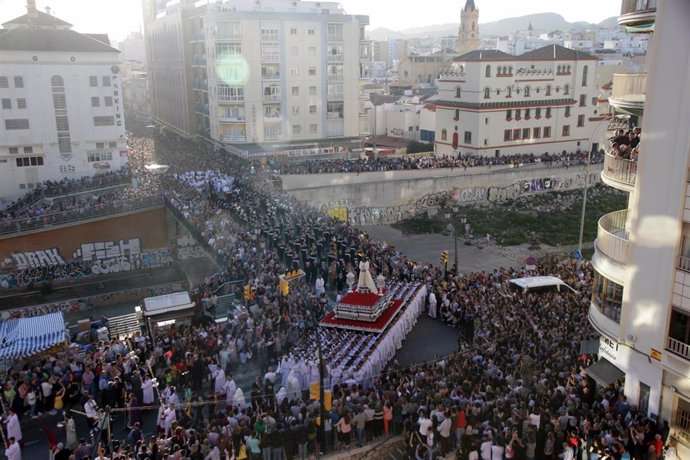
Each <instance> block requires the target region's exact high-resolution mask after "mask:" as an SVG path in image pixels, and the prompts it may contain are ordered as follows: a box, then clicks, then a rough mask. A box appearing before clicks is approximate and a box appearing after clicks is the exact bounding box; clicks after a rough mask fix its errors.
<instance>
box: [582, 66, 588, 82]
mask: <svg viewBox="0 0 690 460" xmlns="http://www.w3.org/2000/svg"><path fill="white" fill-rule="evenodd" d="M588 71H589V66H584V67H583V68H582V86H587V73H588Z"/></svg>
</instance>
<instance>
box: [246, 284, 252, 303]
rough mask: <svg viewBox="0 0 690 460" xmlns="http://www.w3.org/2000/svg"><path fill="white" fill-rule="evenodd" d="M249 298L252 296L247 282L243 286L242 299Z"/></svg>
mask: <svg viewBox="0 0 690 460" xmlns="http://www.w3.org/2000/svg"><path fill="white" fill-rule="evenodd" d="M251 298H252V287H251V286H250V285H249V284H247V285H246V286H245V287H244V300H251Z"/></svg>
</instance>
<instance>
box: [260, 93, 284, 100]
mask: <svg viewBox="0 0 690 460" xmlns="http://www.w3.org/2000/svg"><path fill="white" fill-rule="evenodd" d="M263 100H264V102H280V94H264V96H263Z"/></svg>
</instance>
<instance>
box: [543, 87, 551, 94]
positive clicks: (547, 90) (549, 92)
mask: <svg viewBox="0 0 690 460" xmlns="http://www.w3.org/2000/svg"><path fill="white" fill-rule="evenodd" d="M544 95H545V96H551V85H546V93H545V94H544Z"/></svg>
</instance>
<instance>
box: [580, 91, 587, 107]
mask: <svg viewBox="0 0 690 460" xmlns="http://www.w3.org/2000/svg"><path fill="white" fill-rule="evenodd" d="M586 105H587V95H586V94H580V107H585V106H586Z"/></svg>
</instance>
